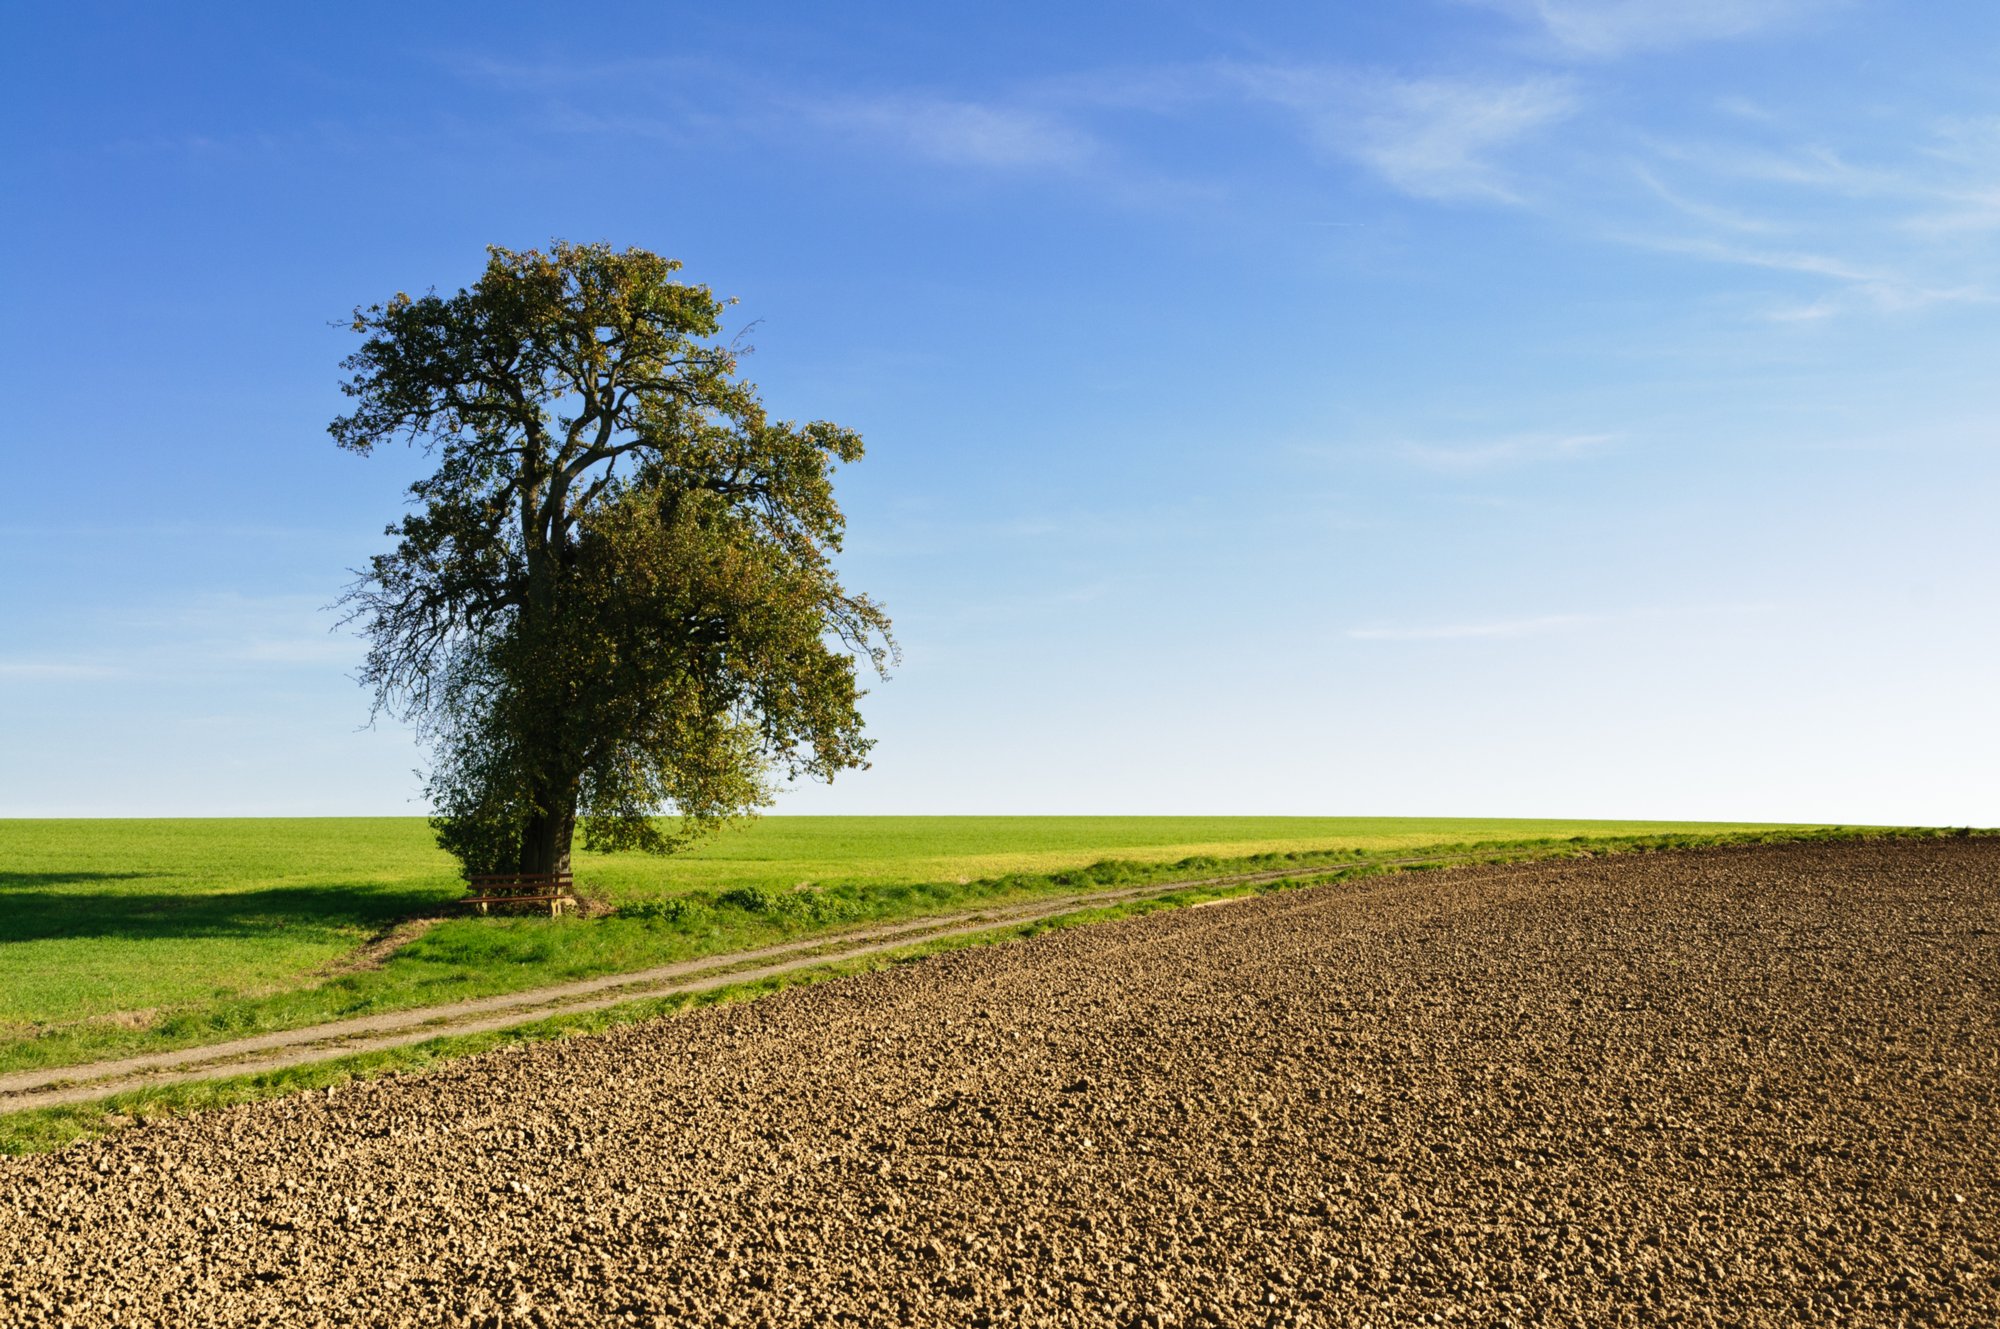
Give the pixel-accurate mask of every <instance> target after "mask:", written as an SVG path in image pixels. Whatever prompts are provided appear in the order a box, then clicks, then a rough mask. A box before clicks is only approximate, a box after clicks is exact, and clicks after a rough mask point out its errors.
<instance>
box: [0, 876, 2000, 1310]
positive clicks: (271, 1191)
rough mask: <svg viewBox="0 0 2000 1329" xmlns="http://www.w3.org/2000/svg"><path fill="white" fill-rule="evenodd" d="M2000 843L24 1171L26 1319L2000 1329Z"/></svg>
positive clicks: (1566, 897) (1080, 937) (1313, 939)
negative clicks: (1960, 1328) (1974, 1328)
mask: <svg viewBox="0 0 2000 1329" xmlns="http://www.w3.org/2000/svg"><path fill="white" fill-rule="evenodd" d="M1996 946H2000V841H1995V840H1981V839H1971V840H1954V841H1939V842H1921V843H1891V844H1878V845H1866V844H1823V845H1811V846H1790V847H1782V848H1761V849H1754V850H1732V851H1707V852H1701V853H1691V854H1675V855H1650V856H1638V857H1627V858H1612V859H1598V860H1591V861H1566V862H1558V863H1543V864H1534V865H1527V866H1521V867H1513V868H1505V869H1494V868H1480V869H1472V870H1466V871H1448V872H1436V873H1428V874H1423V875H1421V876H1415V877H1378V878H1372V879H1368V880H1365V881H1362V882H1359V883H1353V884H1350V885H1347V886H1344V887H1341V888H1339V889H1336V890H1329V891H1320V890H1313V891H1301V892H1295V893H1288V894H1284V895H1277V896H1268V897H1262V898H1258V899H1255V900H1249V901H1245V902H1243V903H1239V904H1235V905H1232V906H1230V907H1228V908H1225V909H1203V910H1181V911H1175V912H1172V913H1161V914H1151V915H1147V916H1144V917H1141V918H1136V919H1131V920H1126V921H1122V922H1118V923H1112V924H1106V925H1102V926H1098V927H1092V928H1087V929H1075V930H1069V931H1064V932H1058V933H1051V934H1047V935H1044V936H1040V937H1036V938H1033V939H1031V940H1028V941H1024V942H1017V943H1011V944H1008V945H1004V946H997V947H990V948H984V949H979V950H971V951H960V952H953V953H950V954H946V955H941V956H937V957H934V958H932V959H929V960H927V961H924V962H922V963H919V964H912V965H905V966H899V967H897V968H894V969H890V970H885V971H881V972H877V973H873V974H868V975H864V976H860V977H857V978H852V979H845V980H840V981H837V982H831V983H825V984H821V985H817V986H814V987H810V988H804V989H798V990H794V991H790V992H785V993H781V994H778V995H776V996H772V997H769V998H765V999H762V1000H759V1001H756V1002H753V1003H749V1004H745V1005H738V1006H730V1007H720V1008H713V1009H709V1010H704V1011H700V1012H697V1013H693V1014H689V1015H683V1016H679V1017H673V1018H668V1019H663V1020H658V1021H653V1022H649V1023H645V1024H636V1025H630V1026H625V1027H622V1028H619V1029H616V1030H613V1031H611V1032H609V1033H606V1034H602V1035H597V1036H592V1037H590V1038H579V1039H572V1040H566V1041H561V1042H551V1043H541V1044H534V1045H529V1046H527V1047H525V1048H521V1049H518V1050H515V1051H511V1052H502V1053H494V1054H489V1055H484V1056H481V1057H477V1058H470V1059H467V1060H465V1061H462V1062H458V1063H453V1064H451V1065H449V1066H447V1067H445V1068H443V1069H441V1070H438V1071H435V1072H433V1073H430V1074H426V1075H422V1076H408V1077H399V1078H392V1079H386V1080H379V1081H372V1082H367V1083H361V1084H355V1085H352V1086H348V1087H345V1088H343V1089H340V1090H336V1091H334V1092H332V1093H317V1094H311V1095H306V1096H301V1097H297V1098H291V1099H285V1100H280V1101H275V1102H269V1103H263V1104H256V1105H251V1106H247V1107H242V1108H235V1109H230V1110H227V1111H222V1112H216V1113H211V1114H206V1115H202V1116H197V1117H191V1118H185V1119H181V1120H175V1121H168V1122H161V1123H156V1124H153V1125H149V1126H143V1127H137V1128H134V1129H131V1130H129V1131H126V1132H124V1133H121V1134H120V1135H118V1136H116V1137H114V1138H112V1139H110V1140H108V1141H104V1142H99V1143H94V1144H87V1145H82V1146H78V1147H75V1148H72V1149H70V1150H68V1151H66V1152H64V1153H61V1154H57V1155H51V1156H47V1157H43V1158H36V1159H25V1160H16V1161H13V1162H8V1163H0V1321H18V1322H25V1323H30V1324H32V1323H40V1322H50V1323H54V1322H59V1321H60V1320H62V1319H64V1318H68V1319H70V1320H72V1321H74V1322H78V1323H85V1324H96V1323H109V1322H112V1321H114V1320H115V1321H116V1322H118V1323H124V1324H149V1323H157V1324H176V1325H178V1324H187V1323H286V1324H292V1323H325V1322H330V1323H371V1324H372V1323H409V1324H432V1323H438V1322H445V1323H486V1324H498V1323H524V1324H538V1323H539V1324H596V1323H642V1324H651V1323H668V1324H678V1323H692V1324H745V1325H750V1324H763V1323H769V1324H808V1323H851V1324H869V1325H874V1324H911V1325H931V1324H982V1323H995V1324H1048V1325H1070V1324H1109V1325H1129V1324H1214V1325H1242V1324H1313V1325H1319V1324H1327V1325H1333V1324H1360V1323H1374V1324H1401V1323H1425V1322H1435V1321H1431V1320H1430V1317H1438V1319H1439V1320H1441V1321H1443V1322H1454V1321H1456V1322H1463V1323H1468V1324H1500V1323H1505V1322H1508V1321H1510V1320H1511V1321H1512V1322H1514V1323H1517V1324H1561V1325H1578V1326H1583V1325H1590V1326H1596V1325H1616V1324H1635V1325H1636V1324H1657V1323H1685V1324H1705V1325H1744V1324H1795V1323H1824V1324H1894V1323H1904V1322H1908V1323H1932V1324H1963V1325H1991V1324H1994V1323H2000V1250H1996V1245H2000V1164H1996V1161H1995V1160H1996V1158H2000V1126H1996V1117H1995V1113H1996V1111H2000V1104H1996V1101H1995V1095H1996V1093H1997V1092H2000V1014H1996V1006H1995V997H1996V995H2000V994H1996V987H2000V954H1997V953H1996Z"/></svg>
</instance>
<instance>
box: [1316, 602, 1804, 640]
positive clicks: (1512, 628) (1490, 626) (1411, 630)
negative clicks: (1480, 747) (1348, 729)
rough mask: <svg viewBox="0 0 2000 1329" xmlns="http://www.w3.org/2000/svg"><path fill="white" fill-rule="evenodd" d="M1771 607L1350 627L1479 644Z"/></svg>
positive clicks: (1364, 636) (1358, 636)
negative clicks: (1479, 641) (1407, 625)
mask: <svg viewBox="0 0 2000 1329" xmlns="http://www.w3.org/2000/svg"><path fill="white" fill-rule="evenodd" d="M1775 608H1777V606H1774V605H1770V604H1761V603H1757V604H1753V603H1740V604H1708V605H1681V606H1665V607H1656V606H1649V607H1643V608H1634V609H1620V610H1615V611H1611V612H1607V613H1586V614H1531V615H1526V616H1523V617H1519V618H1495V619H1479V620H1475V621H1472V622H1458V623H1443V624H1433V625H1420V626H1411V627H1393V626H1369V627H1358V628H1349V629H1348V630H1347V634H1346V635H1347V638H1348V640H1350V641H1477V640H1483V639H1492V638H1505V637H1533V636H1539V635H1541V634H1543V633H1549V632H1567V631H1571V630H1574V629H1578V628H1591V627H1609V626H1613V625H1617V624H1633V623H1685V622H1686V621H1687V620H1690V619H1705V618H1715V617H1720V616H1736V615H1743V614H1768V613H1771V612H1772V611H1773V610H1774V609H1775Z"/></svg>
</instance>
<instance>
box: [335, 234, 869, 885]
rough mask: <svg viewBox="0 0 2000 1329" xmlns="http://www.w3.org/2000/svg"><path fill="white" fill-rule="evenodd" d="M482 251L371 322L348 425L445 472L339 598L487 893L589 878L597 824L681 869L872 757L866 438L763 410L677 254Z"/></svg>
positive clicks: (380, 693)
mask: <svg viewBox="0 0 2000 1329" xmlns="http://www.w3.org/2000/svg"><path fill="white" fill-rule="evenodd" d="M487 253H488V259H487V264H486V271H485V273H484V275H482V276H481V277H480V279H479V280H478V281H477V282H476V283H474V284H473V286H472V287H471V289H469V290H462V291H460V292H458V293H457V294H456V295H452V296H439V295H437V294H435V293H432V294H429V295H424V296H421V297H416V298H412V297H410V296H408V295H404V294H398V295H396V296H395V297H394V298H393V299H390V300H388V301H387V302H385V303H382V304H378V305H371V306H367V307H365V308H357V309H356V310H355V311H354V320H353V328H354V331H355V332H357V333H361V334H363V335H364V336H365V337H366V338H367V340H366V341H365V342H364V343H363V344H362V346H361V348H360V349H359V350H358V351H356V352H354V353H353V354H352V355H350V356H348V357H347V359H346V360H344V361H343V362H342V364H341V367H342V368H343V369H344V370H346V371H347V372H348V374H349V377H348V378H347V380H346V381H345V382H344V383H343V384H342V385H341V386H342V391H344V392H345V393H346V394H347V395H348V396H349V397H350V398H352V399H353V400H354V409H353V411H352V412H351V413H350V414H347V415H344V416H341V417H340V418H338V419H336V420H335V421H333V423H332V424H331V425H329V426H328V430H329V432H330V433H332V435H333V437H334V441H335V442H336V443H338V444H339V445H340V446H341V447H343V448H346V449H349V450H351V451H354V452H358V453H362V454H364V455H365V454H367V453H370V452H372V451H373V450H374V449H375V448H377V447H379V446H381V445H383V444H385V443H390V442H395V441H403V442H407V443H410V444H414V445H416V446H419V447H421V448H422V449H423V450H424V451H425V452H427V453H429V454H430V455H432V456H434V457H435V458H436V460H437V466H436V469H435V471H434V472H433V473H432V474H430V475H429V476H427V477H425V478H424V479H422V480H419V481H417V482H416V483H415V484H413V485H411V486H410V495H411V498H412V500H413V501H412V507H413V509H414V510H413V511H412V512H410V513H409V514H408V515H406V516H405V517H404V518H403V519H402V521H401V522H399V523H397V524H396V525H393V526H390V527H389V528H388V531H387V534H389V535H391V536H393V537H396V540H397V543H396V546H395V548H394V549H393V550H392V551H391V552H389V553H386V554H380V555H377V556H376V557H374V558H373V559H371V560H370V563H369V566H368V568H367V570H366V571H365V572H362V573H360V574H359V575H358V578H357V580H356V581H355V582H354V584H353V585H352V586H351V587H350V588H349V589H348V591H347V594H346V595H345V596H344V597H343V599H342V604H343V605H344V606H345V607H346V609H347V610H348V614H347V618H346V619H345V620H344V621H347V622H358V623H359V624H360V625H361V629H362V631H363V633H364V634H365V635H366V637H367V640H368V645H369V649H368V656H367V663H366V665H365V666H364V668H363V670H362V675H361V682H362V683H363V684H364V685H365V686H367V687H369V688H371V689H372V690H373V692H374V708H375V710H376V711H377V712H383V711H386V712H388V713H390V714H393V715H397V716H399V717H401V718H403V719H405V720H408V721H411V722H413V723H414V724H415V725H416V726H417V727H418V730H419V733H420V734H421V735H422V736H424V737H425V738H426V739H427V740H428V741H429V742H430V744H431V746H432V751H433V755H432V763H431V769H430V772H429V775H428V778H427V786H426V788H427V792H428V794H429V795H430V799H431V803H432V806H433V808H434V809H435V814H434V816H433V817H432V825H433V826H435V827H436V829H437V832H438V840H439V843H441V844H442V845H443V846H444V847H445V848H446V849H448V850H449V851H451V852H452V853H453V854H455V855H457V856H458V858H459V859H460V860H461V861H462V863H463V864H464V866H465V869H466V871H467V873H468V874H470V873H479V872H555V871H564V870H567V869H568V867H569V862H570V852H571V845H572V842H573V840H574V836H575V832H576V828H577V826H578V825H579V823H580V824H581V825H582V827H583V830H584V836H585V843H586V844H587V845H588V846H589V847H591V848H604V849H617V848H641V849H648V850H652V851H655V852H660V853H665V852H669V851H671V850H673V849H675V848H678V847H680V846H681V845H683V844H685V843H686V842H688V841H689V840H691V839H693V838H695V837H697V836H699V835H701V834H704V833H706V832H708V831H710V830H713V829H714V828H715V827H717V826H718V825H720V824H722V823H723V822H725V821H727V820H729V819H731V818H733V817H737V816H742V815H745V814H748V813H750V812H752V811H753V810H754V809H756V808H757V807H759V806H761V805H763V804H765V803H767V802H769V801H770V790H771V783H770V780H771V776H772V774H773V772H775V771H778V770H782V771H783V772H784V773H785V774H786V775H788V776H790V777H793V778H796V777H799V776H801V775H806V776H812V777H816V778H820V779H827V780H830V779H832V778H833V776H834V775H835V774H836V773H837V772H839V771H841V770H845V769H848V768H851V767H857V766H864V765H866V764H867V763H866V760H865V758H866V754H867V752H868V749H869V747H870V746H871V744H870V741H869V740H867V739H865V738H863V737H862V734H861V716H860V712H859V710H858V709H857V703H858V701H859V699H860V697H861V696H862V695H863V694H862V691H861V689H860V687H859V686H858V683H857V673H858V669H857V662H858V660H862V659H865V660H866V661H867V662H868V663H869V664H870V665H871V666H872V667H873V668H874V670H875V671H876V672H877V673H881V672H883V671H884V670H885V669H886V668H887V666H888V664H889V662H890V661H891V659H892V658H893V656H894V653H895V643H894V640H893V638H891V637H890V635H889V619H888V617H887V615H886V614H884V613H883V611H882V609H881V607H880V606H879V605H877V604H875V603H874V602H873V601H871V600H869V599H868V598H867V597H866V596H863V595H854V594H850V593H849V592H848V591H847V590H846V589H845V588H844V587H842V585H841V584H840V581H839V578H838V577H837V576H836V575H835V572H834V569H833V565H832V563H831V556H832V555H833V554H834V553H837V552H838V551H839V549H840V544H841V532H842V529H843V526H844V522H843V520H842V517H841V513H840V508H839V507H838V506H837V505H836V504H835V502H834V496H833V470H834V467H835V465H836V464H837V463H840V462H851V461H854V460H856V459H858V458H859V457H860V456H861V439H860V438H859V437H858V436H857V435H856V434H855V433H854V432H853V431H851V430H847V429H842V428H840V427H839V426H838V425H834V424H829V423H827V422H825V421H814V422H812V423H809V424H796V423H793V422H791V421H781V420H772V419H770V418H769V417H767V416H766V415H765V413H764V409H763V407H762V405H761V404H760V403H759V401H758V399H757V392H756V388H755V386H754V385H753V384H750V383H748V382H745V381H744V380H743V379H741V378H740V377H738V375H737V353H736V350H735V348H733V347H730V346H726V345H722V344H720V343H718V341H717V340H716V339H717V336H718V334H719V330H720V319H721V314H722V310H723V308H724V306H725V302H723V301H721V300H718V299H717V298H716V297H715V296H714V295H713V294H712V293H711V292H710V291H709V290H708V288H707V287H704V286H693V285H688V284H685V283H682V282H679V281H676V280H674V274H675V273H676V272H678V271H679V269H680V264H679V263H677V262H675V261H673V260H671V259H666V258H662V257H660V256H658V255H656V254H651V253H647V252H646V251H644V250H641V249H628V250H625V251H624V252H622V253H621V252H617V251H614V250H613V249H611V248H610V247H608V246H606V245H601V244H594V245H573V244H568V243H565V242H561V241H558V242H555V243H554V244H552V245H551V246H550V247H549V249H548V251H547V252H542V251H539V250H526V251H520V252H516V251H513V250H508V249H501V248H497V247H495V248H491V249H489V250H488V251H487ZM669 808H671V809H672V811H673V812H675V813H676V814H678V815H677V817H676V818H675V819H674V820H672V821H671V822H662V821H661V820H660V819H659V817H658V815H657V814H659V813H661V812H662V811H664V810H666V809H669Z"/></svg>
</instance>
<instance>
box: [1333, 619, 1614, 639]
mask: <svg viewBox="0 0 2000 1329" xmlns="http://www.w3.org/2000/svg"><path fill="white" fill-rule="evenodd" d="M1601 621H1603V616H1602V615H1597V614H1537V615H1535V616H1534V617H1532V618H1505V619H1497V620H1493V621H1489V622H1484V623H1447V624H1443V625H1441V626H1437V627H1420V628H1387V627H1371V628H1350V629H1348V632H1347V636H1348V638H1349V639H1350V640H1352V641H1463V640H1467V639H1470V638H1480V637H1527V636H1533V635H1535V634H1537V633H1543V632H1555V631H1558V630H1561V629H1564V628H1573V627H1578V626H1580V625H1582V624H1586V623H1595V622H1601Z"/></svg>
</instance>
